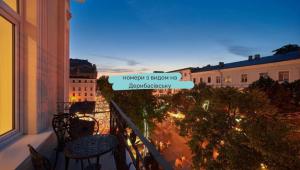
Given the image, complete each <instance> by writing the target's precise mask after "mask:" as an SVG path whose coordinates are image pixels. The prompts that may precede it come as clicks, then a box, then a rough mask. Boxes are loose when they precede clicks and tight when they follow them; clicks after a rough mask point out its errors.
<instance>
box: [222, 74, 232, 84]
mask: <svg viewBox="0 0 300 170" xmlns="http://www.w3.org/2000/svg"><path fill="white" fill-rule="evenodd" d="M224 82H225V83H231V82H232V79H231V77H230V76H227V77H225V80H224Z"/></svg>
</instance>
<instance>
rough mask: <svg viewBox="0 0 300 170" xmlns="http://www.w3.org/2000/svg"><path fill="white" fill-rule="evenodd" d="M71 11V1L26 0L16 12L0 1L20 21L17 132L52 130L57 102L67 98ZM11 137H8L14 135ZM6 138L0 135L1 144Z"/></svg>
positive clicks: (6, 12) (3, 11)
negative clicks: (69, 14)
mask: <svg viewBox="0 0 300 170" xmlns="http://www.w3.org/2000/svg"><path fill="white" fill-rule="evenodd" d="M68 10H69V0H51V1H48V0H26V1H19V12H16V14H13V13H12V12H11V9H9V8H8V6H7V5H6V4H4V2H2V1H1V2H0V12H1V13H0V15H7V16H12V17H13V18H15V19H16V20H17V23H18V24H17V25H16V30H17V31H16V35H15V36H16V42H15V43H16V44H15V48H16V53H15V54H16V56H15V58H16V59H15V66H16V69H15V70H16V71H15V79H16V82H17V83H16V84H15V85H16V88H15V93H14V94H15V98H16V101H15V112H14V113H12V114H14V115H15V119H17V120H16V123H17V124H16V125H15V133H17V134H21V135H23V134H38V133H39V132H42V131H44V130H46V129H49V128H50V127H51V119H52V115H53V114H54V113H55V112H56V107H57V102H60V101H61V102H64V101H68V93H65V91H67V92H68V76H69V73H68V70H69V69H68V61H69V37H68V30H69V18H68V17H67V15H66V14H67V12H68ZM7 114H11V113H7ZM8 136H9V137H8V138H6V139H7V140H9V138H11V136H12V135H8ZM4 138H5V137H3V136H0V147H1V144H2V143H3V141H4V140H3V139H4ZM6 139H5V140H6Z"/></svg>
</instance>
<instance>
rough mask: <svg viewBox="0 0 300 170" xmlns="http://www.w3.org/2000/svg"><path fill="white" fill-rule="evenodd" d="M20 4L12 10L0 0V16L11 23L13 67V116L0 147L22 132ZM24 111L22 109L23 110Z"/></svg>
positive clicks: (2, 137) (1, 138)
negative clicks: (15, 9)
mask: <svg viewBox="0 0 300 170" xmlns="http://www.w3.org/2000/svg"><path fill="white" fill-rule="evenodd" d="M21 5H22V1H18V10H17V11H14V10H13V9H12V8H10V7H9V6H8V5H7V4H6V3H5V2H4V1H2V0H0V16H2V17H3V18H5V19H6V20H8V21H9V22H10V23H12V24H13V29H14V30H13V35H12V36H13V59H12V62H13V66H12V67H13V68H12V75H13V78H12V81H13V82H12V85H13V88H12V89H13V91H12V100H13V104H12V107H13V108H12V116H13V122H12V124H13V129H12V130H10V131H8V132H6V133H4V134H1V135H0V148H2V146H5V145H6V143H9V142H10V141H12V140H14V139H15V138H17V137H19V136H21V135H22V133H23V132H24V122H23V121H22V120H23V117H24V116H23V115H21V114H20V113H21V110H22V109H23V105H22V104H21V103H22V101H23V100H24V99H23V97H22V96H23V95H22V94H20V93H23V90H22V89H21V87H22V86H23V81H22V80H23V79H21V78H22V76H20V75H21V72H20V70H21V67H22V64H21V63H23V62H22V59H21V58H20V54H21V52H22V51H21V49H20V41H22V40H21V38H22V37H21V36H20V30H21V29H22V24H21V17H20V11H21V8H20V7H21ZM23 112H24V111H23Z"/></svg>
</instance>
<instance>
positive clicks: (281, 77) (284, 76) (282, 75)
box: [278, 71, 289, 81]
mask: <svg viewBox="0 0 300 170" xmlns="http://www.w3.org/2000/svg"><path fill="white" fill-rule="evenodd" d="M278 81H289V72H288V71H280V72H279V73H278Z"/></svg>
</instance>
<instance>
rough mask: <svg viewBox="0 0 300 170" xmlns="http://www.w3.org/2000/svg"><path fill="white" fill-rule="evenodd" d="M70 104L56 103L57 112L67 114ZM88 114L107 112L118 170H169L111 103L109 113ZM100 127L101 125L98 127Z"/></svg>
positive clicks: (132, 125) (157, 152)
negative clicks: (116, 142) (114, 137)
mask: <svg viewBox="0 0 300 170" xmlns="http://www.w3.org/2000/svg"><path fill="white" fill-rule="evenodd" d="M71 105H72V103H69V102H61V103H58V108H57V110H58V112H65V113H69V110H70V107H71ZM96 110H97V109H95V111H94V112H92V113H88V114H93V115H96V114H104V113H108V112H109V119H110V120H109V131H110V134H113V135H115V136H116V137H117V138H118V141H119V145H118V148H117V149H116V150H115V161H116V166H117V169H119V170H128V169H132V166H133V167H134V168H133V169H136V170H160V169H163V170H171V169H173V168H172V167H171V165H170V164H169V163H168V162H167V161H166V160H165V159H164V158H163V157H162V155H161V154H160V153H159V151H158V150H157V149H156V148H155V146H154V145H153V144H152V143H151V142H150V141H149V140H148V139H147V138H145V137H144V135H143V133H142V132H141V131H140V130H139V129H138V128H137V126H136V125H135V124H134V123H133V122H132V121H131V119H130V118H129V117H128V116H127V115H126V114H125V113H124V112H123V111H122V110H121V108H120V107H119V106H118V105H117V104H116V103H115V102H114V101H111V102H110V104H109V111H101V112H99V111H96ZM83 114H85V113H83ZM100 126H101V125H100Z"/></svg>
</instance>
